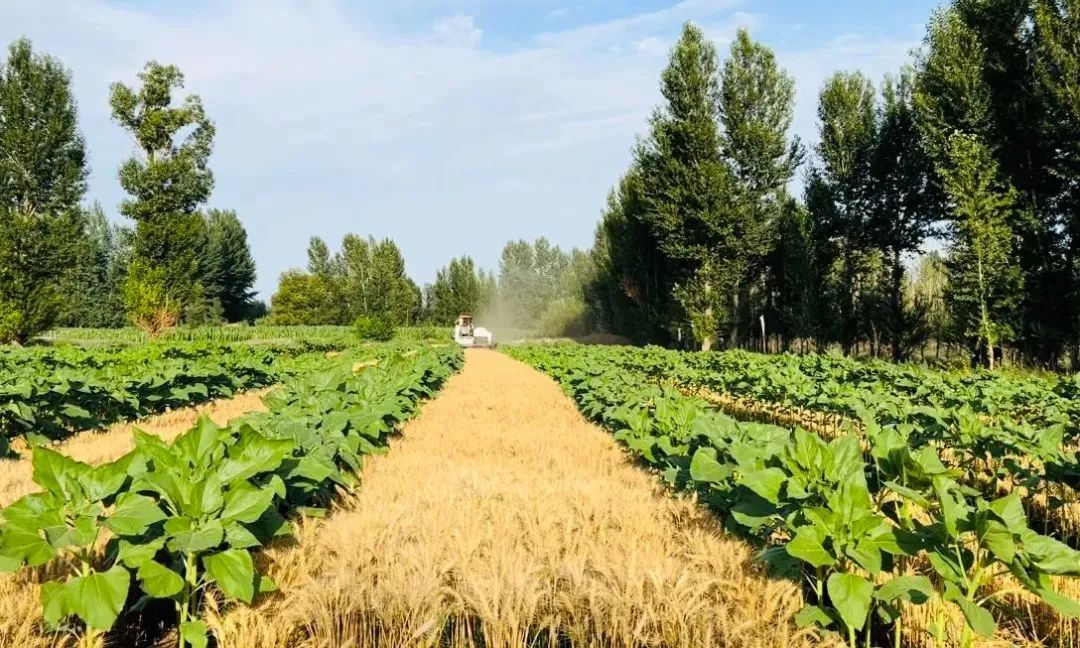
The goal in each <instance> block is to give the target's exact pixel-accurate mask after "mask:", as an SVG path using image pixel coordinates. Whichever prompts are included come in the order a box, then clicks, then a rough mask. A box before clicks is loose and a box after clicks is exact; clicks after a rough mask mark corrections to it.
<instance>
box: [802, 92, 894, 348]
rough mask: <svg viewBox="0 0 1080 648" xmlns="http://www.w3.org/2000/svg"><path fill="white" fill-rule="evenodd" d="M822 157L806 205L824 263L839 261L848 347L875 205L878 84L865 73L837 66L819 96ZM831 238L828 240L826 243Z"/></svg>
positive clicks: (838, 293)
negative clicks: (868, 226)
mask: <svg viewBox="0 0 1080 648" xmlns="http://www.w3.org/2000/svg"><path fill="white" fill-rule="evenodd" d="M818 130H819V135H820V138H821V141H820V143H819V144H818V146H817V156H818V163H817V165H816V166H815V169H814V171H813V172H812V174H811V178H810V182H808V183H807V205H808V206H810V208H811V211H812V215H813V218H814V220H815V222H816V228H817V230H818V236H820V237H822V240H823V245H822V246H821V247H822V249H823V251H824V253H823V254H822V255H821V256H820V257H819V263H821V267H823V268H830V266H831V265H832V261H833V260H836V262H837V263H838V265H839V266H840V272H839V277H838V281H837V282H836V284H835V286H834V289H833V290H832V291H831V293H832V295H833V298H834V299H835V301H836V302H837V306H838V308H837V311H838V315H839V322H837V326H836V328H837V329H838V330H837V331H836V333H837V335H836V337H837V339H839V341H840V344H841V345H842V346H843V348H844V351H845V352H849V351H850V350H851V349H852V347H853V346H854V345H855V343H856V341H857V338H858V331H859V326H858V320H859V313H858V310H857V306H858V295H859V290H860V287H861V286H860V265H861V262H862V260H863V249H864V248H865V246H866V232H867V229H866V223H867V219H868V218H869V215H870V208H871V189H872V187H871V177H872V176H871V173H870V170H871V164H872V161H873V155H874V146H875V142H876V140H877V117H876V114H875V103H874V87H873V85H872V84H871V83H870V80H869V79H867V78H866V77H865V76H863V75H862V74H861V73H858V72H855V73H851V72H838V73H836V74H834V75H833V76H831V77H829V79H828V80H827V81H826V82H825V86H824V88H822V90H821V93H820V95H819V99H818ZM824 242H827V243H824Z"/></svg>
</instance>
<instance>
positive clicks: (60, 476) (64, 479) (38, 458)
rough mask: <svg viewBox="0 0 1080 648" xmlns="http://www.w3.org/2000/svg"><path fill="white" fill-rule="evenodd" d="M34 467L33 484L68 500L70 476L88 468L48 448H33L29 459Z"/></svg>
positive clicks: (69, 495) (70, 494)
mask: <svg viewBox="0 0 1080 648" xmlns="http://www.w3.org/2000/svg"><path fill="white" fill-rule="evenodd" d="M31 463H32V464H33V466H34V473H33V479H34V483H35V484H37V485H38V486H41V487H42V488H44V489H45V490H46V491H48V492H50V493H53V494H54V495H59V496H63V497H65V498H70V497H71V496H72V495H73V493H70V492H68V488H67V487H68V486H69V484H70V476H73V475H75V474H77V473H82V472H86V471H88V470H89V468H90V467H89V466H88V465H86V464H84V463H80V462H78V461H75V460H74V459H71V458H70V457H67V456H65V455H62V454H60V453H59V452H56V451H55V450H49V449H48V448H34V457H33V459H31Z"/></svg>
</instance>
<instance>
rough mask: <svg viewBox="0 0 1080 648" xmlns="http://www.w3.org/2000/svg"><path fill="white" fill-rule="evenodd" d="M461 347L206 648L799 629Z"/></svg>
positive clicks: (726, 635)
mask: <svg viewBox="0 0 1080 648" xmlns="http://www.w3.org/2000/svg"><path fill="white" fill-rule="evenodd" d="M466 353H467V361H466V364H465V368H464V370H463V372H462V373H461V374H459V375H457V376H455V377H453V378H452V379H451V380H450V382H449V383H448V385H447V386H446V388H445V389H444V390H443V391H442V392H441V393H440V395H439V396H438V397H437V398H436V399H435V400H434V401H433V402H430V403H428V404H426V405H425V406H424V409H423V412H422V414H421V415H420V416H419V417H418V418H417V419H415V420H414V421H412V422H410V423H409V424H408V425H407V426H406V428H405V430H404V436H403V438H401V439H399V440H397V441H396V442H395V443H394V444H393V447H392V449H391V451H390V453H389V454H388V455H387V456H385V457H377V458H374V459H371V460H369V461H368V464H367V466H366V467H365V469H364V471H363V486H362V487H361V489H360V491H359V493H358V494H357V495H356V496H355V497H354V498H352V499H350V500H349V501H347V502H345V503H344V505H343V506H342V507H341V508H340V510H338V511H336V512H335V513H334V514H333V515H332V516H331V517H330V518H329V519H327V520H324V521H314V522H308V523H306V524H305V525H303V526H302V527H301V528H300V529H299V530H298V533H297V537H298V544H297V545H295V546H292V547H285V548H274V549H271V550H268V551H267V552H266V554H265V555H264V557H263V561H264V563H267V564H268V567H269V571H270V574H271V576H272V577H273V578H274V580H275V581H276V582H277V583H278V584H279V586H280V587H281V590H282V594H281V595H279V596H277V597H276V598H274V599H270V600H268V601H266V602H264V603H263V604H262V605H261V606H260V607H258V608H255V609H247V608H238V609H235V610H232V611H229V612H227V613H226V614H225V615H224V616H221V617H217V618H215V619H214V620H213V623H212V625H214V626H215V629H216V631H217V633H218V636H219V637H220V638H221V640H222V645H223V646H231V647H249V646H266V647H269V646H286V645H293V646H297V645H302V646H327V647H329V646H350V647H352V648H361V647H364V646H395V647H397V646H434V645H450V646H471V645H484V646H486V647H488V648H498V647H500V646H506V647H509V646H514V647H518V646H523V645H540V646H547V645H549V644H555V642H556V641H561V643H559V644H558V645H567V643H566V640H569V641H570V642H571V643H572V645H574V646H639V645H642V646H643V645H649V646H671V647H674V646H687V647H691V646H692V647H695V648H700V647H704V646H755V647H756V646H762V647H764V646H768V647H769V648H785V647H787V646H802V645H811V644H812V638H811V637H809V636H806V635H803V634H800V633H799V632H798V631H796V630H795V629H794V627H793V625H792V624H791V622H790V619H791V617H792V615H793V614H794V613H795V612H796V611H797V610H798V609H799V608H800V606H801V602H800V599H799V595H798V593H797V591H796V588H795V587H794V586H792V585H791V584H790V583H787V582H780V581H769V580H765V579H763V578H761V577H760V576H758V575H756V573H755V572H754V570H753V569H752V568H751V567H750V558H751V550H750V548H749V547H747V546H746V545H744V544H742V543H740V542H737V541H735V540H732V539H729V538H725V537H723V536H722V534H721V532H720V530H719V528H718V525H717V523H716V521H715V519H714V518H713V517H712V516H710V515H709V514H707V513H705V512H703V510H702V509H701V508H700V507H698V506H696V505H695V504H693V503H692V502H690V501H688V500H686V499H676V498H674V497H672V496H671V495H670V494H668V493H666V492H665V491H664V490H663V489H662V488H661V487H660V486H659V485H658V480H657V479H656V478H655V477H654V476H652V475H650V474H648V473H646V472H645V471H644V470H642V469H641V468H639V467H638V466H636V465H634V464H633V463H632V462H631V461H630V460H629V459H628V458H627V456H626V455H625V454H624V452H623V451H622V450H621V449H620V448H619V447H618V445H617V444H616V442H615V441H614V440H613V439H612V438H611V436H610V435H609V434H607V433H606V432H604V431H602V430H600V429H598V428H596V427H594V426H592V425H590V424H589V423H587V422H586V421H585V420H584V419H582V417H581V416H580V415H579V414H578V412H577V411H576V409H575V408H574V406H573V404H572V403H571V402H570V400H569V399H567V398H566V397H565V396H564V395H563V394H562V392H561V391H560V390H559V389H558V387H557V386H556V385H555V384H554V382H552V381H551V380H550V379H548V378H547V377H545V376H543V375H541V374H539V373H537V372H536V371H534V370H532V369H531V368H528V367H526V366H525V365H523V364H520V363H518V362H516V361H514V360H511V359H510V358H508V357H506V356H504V355H501V354H499V353H497V352H492V351H482V350H470V351H467V352H466ZM440 640H441V641H440ZM481 641H482V644H481Z"/></svg>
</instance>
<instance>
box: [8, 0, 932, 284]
mask: <svg viewBox="0 0 1080 648" xmlns="http://www.w3.org/2000/svg"><path fill="white" fill-rule="evenodd" d="M937 5H938V2H934V1H931V0H904V1H898V0H838V1H832V2H829V1H826V0H802V1H796V0H683V1H682V2H674V1H672V0H642V1H639V2H630V1H626V0H623V1H619V0H397V1H394V2H380V1H377V0H368V1H364V2H361V1H358V0H357V1H347V0H216V1H210V0H188V1H185V2H175V1H172V0H169V1H166V0H0V41H4V42H7V41H10V40H12V39H14V38H16V37H17V36H20V35H26V36H29V37H30V38H31V39H32V40H33V41H34V44H35V47H36V48H37V49H39V50H42V51H45V52H48V53H50V54H53V55H55V56H57V57H59V58H60V59H62V60H63V62H64V63H65V64H66V65H67V66H68V67H69V68H70V69H71V71H72V73H73V76H74V84H75V91H76V97H77V99H78V101H79V114H80V120H81V127H82V130H83V132H84V134H85V136H86V139H87V142H88V145H89V151H90V163H91V173H92V174H91V181H90V196H89V198H90V199H92V200H93V199H96V200H99V201H100V202H101V203H102V205H103V206H104V207H105V209H106V211H107V212H108V213H109V214H110V215H111V216H112V217H113V218H115V219H117V220H119V219H120V217H119V216H118V214H117V213H116V207H117V204H118V203H119V201H120V200H121V199H122V198H123V192H122V190H121V189H120V187H119V184H118V182H117V180H116V169H117V168H118V166H119V165H120V163H121V161H122V160H123V159H124V158H125V157H127V156H129V155H131V153H132V152H133V149H134V146H133V142H132V141H131V139H130V137H129V136H128V135H127V134H126V133H124V132H123V131H122V130H121V129H120V128H119V127H118V126H117V125H115V124H114V123H112V122H111V121H110V118H109V111H108V103H107V98H108V86H109V84H110V83H111V82H113V81H117V80H123V81H125V82H129V83H130V82H133V81H134V80H135V75H136V73H137V72H138V71H139V69H140V68H141V67H142V65H143V64H144V63H145V62H146V61H147V60H149V59H157V60H159V61H161V62H166V63H174V64H176V65H179V66H180V67H181V69H182V70H183V71H184V72H185V74H186V77H187V87H186V91H187V92H192V93H196V94H199V95H201V96H202V98H203V102H204V104H205V106H206V109H207V112H208V113H209V115H210V116H211V118H212V119H213V120H214V121H215V122H216V124H217V129H218V137H217V140H216V145H215V151H214V156H213V158H212V160H211V166H212V168H213V170H214V172H215V176H216V188H215V191H214V194H213V196H212V198H211V200H210V206H213V207H221V208H232V209H235V210H236V211H237V213H238V215H239V216H240V218H241V220H242V221H243V222H244V224H245V225H246V226H247V229H248V233H249V236H250V240H251V244H252V248H253V251H254V253H255V258H256V261H257V263H258V267H259V279H258V283H257V285H256V288H257V289H258V290H259V292H260V294H261V296H263V297H265V298H268V297H269V296H270V294H271V293H272V292H273V290H274V288H275V286H276V284H277V278H278V275H279V274H280V273H281V272H282V271H283V270H286V269H288V268H292V267H302V266H303V265H304V263H305V261H306V256H305V250H306V245H307V241H308V239H309V238H310V237H311V236H313V235H318V236H322V237H323V238H325V239H326V240H327V241H328V242H329V243H330V244H331V246H334V247H336V246H337V245H338V244H339V242H340V240H341V237H342V235H344V234H345V233H346V232H355V233H358V234H362V235H367V234H370V235H374V236H376V237H378V238H381V237H391V238H393V239H394V240H396V241H397V242H398V244H399V245H400V246H401V248H402V250H403V252H404V253H405V258H406V262H407V266H408V270H409V273H410V274H411V275H412V276H413V278H414V279H416V280H417V282H419V283H421V284H423V283H425V282H429V281H431V280H432V279H433V278H434V275H435V271H436V270H437V269H438V268H439V267H440V266H442V265H444V264H445V263H446V262H447V261H448V260H449V259H450V258H451V257H452V256H457V255H461V254H469V255H471V256H472V257H473V258H474V259H476V260H477V262H478V263H479V264H481V265H482V266H485V267H491V268H496V267H497V263H498V256H499V252H500V250H501V248H502V245H503V244H504V243H505V242H506V241H507V240H510V239H516V238H526V239H532V238H535V237H538V236H547V237H548V238H549V239H551V240H552V241H554V242H555V243H557V244H559V245H562V246H564V247H571V246H578V247H587V246H589V245H590V244H591V242H592V236H593V230H594V228H595V226H596V222H597V220H598V219H599V215H600V211H601V209H602V207H603V204H604V199H605V196H606V194H607V192H608V190H609V188H610V187H611V185H612V184H613V183H614V182H615V181H616V180H617V179H618V177H619V175H620V174H621V173H622V172H623V171H624V170H625V169H626V166H627V164H628V162H629V159H630V148H631V146H632V145H633V142H634V138H635V136H636V135H637V134H640V133H642V132H644V130H645V125H646V120H647V118H648V115H649V113H650V111H651V110H652V107H653V106H655V105H656V104H657V101H658V99H659V93H658V90H657V80H658V75H659V72H660V70H661V69H662V68H663V66H664V63H665V60H666V56H667V51H668V49H669V48H670V46H671V43H672V41H673V39H674V37H675V36H676V35H677V34H678V31H679V28H680V26H681V24H682V23H683V22H685V21H687V20H693V21H695V22H697V23H698V24H699V25H701V26H702V27H703V28H704V29H705V30H706V32H707V33H708V34H709V35H710V36H711V37H712V38H713V39H715V40H716V41H717V43H718V44H719V46H720V47H721V51H722V52H723V51H725V50H726V48H727V46H728V43H729V41H730V38H731V36H732V34H733V33H734V31H735V30H736V29H737V28H738V27H740V26H745V27H748V28H749V29H750V30H751V32H752V34H753V36H754V37H755V38H756V39H758V40H761V41H763V42H765V43H766V44H768V45H770V46H771V47H772V48H773V49H774V50H775V51H776V52H777V56H778V58H779V59H780V62H781V64H782V65H783V66H784V67H785V68H786V69H787V70H788V71H789V73H790V74H791V75H792V76H793V77H794V78H795V80H796V84H797V92H798V105H797V108H796V119H795V126H794V130H795V132H796V133H797V134H798V135H799V136H800V137H802V138H803V140H804V141H808V142H813V141H814V139H815V135H814V131H815V125H814V110H815V97H816V93H817V91H818V89H819V88H820V86H821V83H822V82H823V80H824V79H825V78H826V77H827V76H828V75H829V74H831V73H832V72H834V71H836V70H840V69H860V70H863V71H864V72H865V73H867V74H869V75H870V76H871V77H872V78H874V79H880V78H881V76H882V75H883V74H885V73H887V72H891V71H895V70H896V69H898V68H899V66H900V65H902V64H903V63H905V62H906V61H908V60H909V52H910V50H911V49H912V48H914V47H917V46H918V45H919V43H920V41H921V39H922V36H923V33H924V28H925V24H926V21H927V18H928V17H929V15H930V13H931V11H932V10H933V9H934V7H935V6H937Z"/></svg>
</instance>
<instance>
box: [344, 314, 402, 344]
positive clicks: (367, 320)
mask: <svg viewBox="0 0 1080 648" xmlns="http://www.w3.org/2000/svg"><path fill="white" fill-rule="evenodd" d="M353 331H354V332H355V334H356V337H358V338H360V339H361V340H365V341H376V342H388V341H390V340H392V339H393V338H394V324H393V322H390V321H389V320H386V319H382V318H378V317H361V318H359V319H357V320H356V322H355V323H354V324H353Z"/></svg>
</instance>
